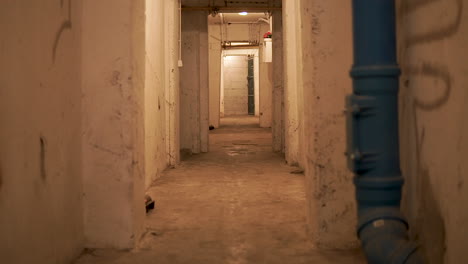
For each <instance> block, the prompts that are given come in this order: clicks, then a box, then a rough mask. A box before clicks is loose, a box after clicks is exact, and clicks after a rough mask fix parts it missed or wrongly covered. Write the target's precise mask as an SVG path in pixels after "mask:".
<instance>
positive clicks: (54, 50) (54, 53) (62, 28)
mask: <svg viewBox="0 0 468 264" xmlns="http://www.w3.org/2000/svg"><path fill="white" fill-rule="evenodd" d="M64 1H65V0H60V8H62V9H63V6H64ZM71 13H72V4H71V0H68V17H67V18H66V19H65V20H64V21H63V22H62V24H61V25H60V27H59V29H58V30H57V32H56V33H55V39H54V44H53V46H52V62H53V63H55V57H56V56H57V48H58V44H59V42H60V39H61V38H62V34H63V32H65V31H66V30H71V29H72V22H71Z"/></svg>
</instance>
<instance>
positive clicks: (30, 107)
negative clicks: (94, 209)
mask: <svg viewBox="0 0 468 264" xmlns="http://www.w3.org/2000/svg"><path fill="white" fill-rule="evenodd" d="M81 7H82V6H81V1H63V5H61V4H60V1H52V0H47V1H2V4H1V8H0V32H2V38H1V39H0V72H1V73H0V127H1V129H0V256H1V262H2V263H17V264H26V263H38V264H49V263H70V261H71V260H72V259H73V258H75V257H76V256H77V255H78V254H79V253H80V252H81V250H82V247H83V242H84V237H83V220H82V219H83V215H82V207H83V204H82V199H83V198H82V190H83V189H82V182H81V140H80V137H81V87H80V86H81V84H80V78H81V77H80V76H81V67H80V60H81V52H80V46H81V44H80V43H81V33H80V32H81V22H82V20H81Z"/></svg>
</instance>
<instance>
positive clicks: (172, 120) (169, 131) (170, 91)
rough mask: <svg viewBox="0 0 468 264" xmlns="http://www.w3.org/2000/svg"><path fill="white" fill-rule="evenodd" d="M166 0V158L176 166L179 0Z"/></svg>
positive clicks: (178, 129)
mask: <svg viewBox="0 0 468 264" xmlns="http://www.w3.org/2000/svg"><path fill="white" fill-rule="evenodd" d="M163 2H164V10H165V11H164V17H160V18H159V19H160V23H161V22H162V21H161V20H163V21H164V24H165V38H164V39H165V43H164V46H165V48H164V51H165V54H166V58H165V89H166V90H165V96H166V100H165V104H166V124H165V127H166V158H167V164H168V165H171V166H175V165H177V164H179V162H180V120H179V119H180V113H179V109H180V83H179V67H178V65H177V61H178V59H179V23H180V17H179V16H180V14H179V4H178V3H179V1H178V0H170V1H163Z"/></svg>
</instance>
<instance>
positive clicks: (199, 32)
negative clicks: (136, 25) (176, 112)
mask: <svg viewBox="0 0 468 264" xmlns="http://www.w3.org/2000/svg"><path fill="white" fill-rule="evenodd" d="M182 60H183V63H184V66H183V67H182V68H180V148H181V150H182V151H183V152H188V153H200V152H207V151H208V127H209V115H208V113H209V84H208V14H207V13H206V12H202V11H199V12H193V11H183V12H182Z"/></svg>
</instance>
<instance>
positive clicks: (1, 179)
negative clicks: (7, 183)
mask: <svg viewBox="0 0 468 264" xmlns="http://www.w3.org/2000/svg"><path fill="white" fill-rule="evenodd" d="M2 187H3V171H2V164H1V163H0V190H2Z"/></svg>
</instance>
